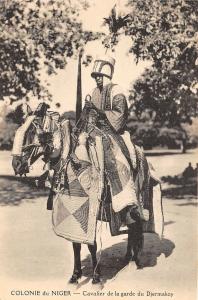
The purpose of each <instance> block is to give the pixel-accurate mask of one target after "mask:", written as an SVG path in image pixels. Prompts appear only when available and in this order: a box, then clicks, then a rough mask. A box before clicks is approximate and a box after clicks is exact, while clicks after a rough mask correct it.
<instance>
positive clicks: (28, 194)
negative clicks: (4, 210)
mask: <svg viewBox="0 0 198 300" xmlns="http://www.w3.org/2000/svg"><path fill="white" fill-rule="evenodd" d="M35 179H36V177H16V176H0V206H3V205H19V204H20V203H21V202H22V201H23V200H24V199H26V200H34V199H35V200H36V199H37V198H38V197H42V196H48V194H49V190H47V189H45V190H42V189H38V187H37V186H36V185H35Z"/></svg>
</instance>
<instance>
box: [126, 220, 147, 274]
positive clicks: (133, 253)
mask: <svg viewBox="0 0 198 300" xmlns="http://www.w3.org/2000/svg"><path fill="white" fill-rule="evenodd" d="M128 230H129V232H128V244H127V253H126V260H127V261H128V262H129V261H130V260H131V261H135V263H136V265H137V267H139V268H140V267H141V264H140V260H139V256H140V253H141V251H142V248H143V241H144V237H143V230H142V222H141V220H137V221H136V222H135V223H133V224H130V225H128Z"/></svg>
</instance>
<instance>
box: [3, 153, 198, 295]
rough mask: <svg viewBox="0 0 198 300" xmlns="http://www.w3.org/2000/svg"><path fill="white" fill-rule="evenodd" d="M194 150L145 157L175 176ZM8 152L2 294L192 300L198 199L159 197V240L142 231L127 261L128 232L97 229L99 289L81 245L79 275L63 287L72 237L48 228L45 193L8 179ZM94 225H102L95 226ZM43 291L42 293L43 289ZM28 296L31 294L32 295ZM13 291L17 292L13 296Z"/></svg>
mask: <svg viewBox="0 0 198 300" xmlns="http://www.w3.org/2000/svg"><path fill="white" fill-rule="evenodd" d="M197 154H198V151H197V150H196V151H195V150H194V151H191V152H189V153H187V154H171V153H168V154H165V155H157V156H149V157H148V160H149V161H150V162H152V164H153V165H154V166H155V168H156V169H157V172H158V174H159V176H160V177H161V176H166V175H172V176H173V175H176V174H178V173H180V172H182V171H183V169H184V168H185V167H186V166H187V165H188V162H192V165H193V166H195V163H196V162H198V156H197ZM10 163H11V157H10V153H9V152H0V219H1V225H0V241H1V243H0V261H1V269H0V299H1V300H8V299H14V300H15V299H21V297H22V298H23V299H25V300H29V299H34V300H35V299H38V298H40V299H43V298H46V299H48V300H49V299H50V300H51V299H61V298H63V297H64V298H65V297H70V296H73V297H74V298H75V299H82V298H83V297H84V298H86V297H89V298H91V299H92V298H93V299H94V298H97V299H98V298H105V299H106V298H107V297H108V299H111V298H128V299H135V300H136V299H176V300H180V299H184V300H188V299H192V300H194V299H196V271H197V268H196V266H197V227H196V221H197V211H196V209H197V208H196V207H197V201H196V199H195V197H192V196H191V197H190V196H187V195H184V197H183V198H182V199H167V198H164V199H163V207H164V215H165V232H164V236H163V238H162V239H161V240H160V239H159V237H158V236H157V235H155V234H148V233H147V234H145V236H144V238H145V241H144V249H143V253H142V256H141V260H142V263H143V266H144V268H143V269H141V270H137V268H136V266H135V264H134V263H130V264H128V265H125V262H124V255H125V251H126V243H127V240H126V239H127V236H126V235H121V236H118V237H111V236H110V233H109V229H108V225H106V224H105V223H103V224H102V229H101V227H99V228H98V257H100V264H101V269H102V276H103V282H102V285H101V286H97V287H96V286H93V285H92V284H91V273H92V268H91V262H90V255H89V252H88V249H87V247H86V245H83V246H82V266H83V277H82V279H81V280H80V282H79V284H78V285H77V286H71V285H68V284H67V281H68V279H69V277H70V275H71V273H72V269H73V266H72V264H73V252H72V245H71V243H70V242H68V241H66V240H64V239H62V238H60V237H58V236H56V235H55V234H54V232H53V230H52V225H51V212H50V211H47V210H46V199H47V197H46V192H44V191H39V190H36V189H34V188H32V187H30V186H29V185H27V184H24V183H23V182H21V181H17V180H16V178H14V176H13V171H12V168H11V164H10ZM99 225H100V224H99ZM43 293H45V294H43ZM32 294H33V295H32ZM17 295H18V296H17Z"/></svg>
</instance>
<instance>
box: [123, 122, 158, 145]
mask: <svg viewBox="0 0 198 300" xmlns="http://www.w3.org/2000/svg"><path fill="white" fill-rule="evenodd" d="M127 128H128V130H129V131H130V133H131V136H132V139H133V141H134V143H135V144H137V145H139V146H143V147H144V149H145V150H149V149H152V147H154V146H157V144H158V134H159V129H158V128H157V127H155V126H153V124H151V123H149V122H145V123H143V122H137V121H136V122H129V123H128V124H127Z"/></svg>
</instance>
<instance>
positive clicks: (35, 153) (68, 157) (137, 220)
mask: <svg viewBox="0 0 198 300" xmlns="http://www.w3.org/2000/svg"><path fill="white" fill-rule="evenodd" d="M92 130H93V129H92ZM74 132H75V131H74ZM76 136H77V135H73V134H71V130H70V124H69V121H68V120H66V121H65V120H61V119H60V116H59V114H58V113H55V112H50V111H49V110H48V107H46V105H45V104H40V106H39V107H38V108H37V109H36V111H35V112H34V113H32V114H30V115H29V116H28V117H27V118H26V120H25V122H24V124H23V125H22V126H21V127H19V129H18V130H17V132H16V135H15V140H14V144H13V151H12V155H13V159H12V166H13V169H14V171H15V174H16V175H20V176H26V174H28V173H29V168H30V166H31V165H32V164H33V163H34V162H35V161H36V160H37V159H38V158H39V157H43V160H44V162H45V163H46V164H48V167H49V169H50V170H53V171H54V174H53V178H52V179H51V182H52V187H51V190H50V195H49V198H48V205H47V208H48V209H52V206H53V204H52V200H53V199H54V197H56V195H57V194H59V192H60V190H61V189H64V186H65V184H66V182H65V178H64V180H61V178H62V177H61V176H62V174H66V173H67V171H66V170H67V169H66V168H67V165H68V163H70V161H72V163H73V164H76V165H78V164H79V162H80V160H79V159H78V157H77V155H76V153H77V152H78V151H77V149H78V146H79V140H82V141H83V142H82V143H81V146H82V144H83V146H85V144H86V143H87V136H88V134H87V133H86V134H82V135H78V136H77V138H76ZM86 145H87V144H86ZM83 149H85V147H84V148H83ZM79 150H80V152H81V153H82V151H81V150H82V148H80V149H79ZM143 160H144V162H146V159H145V158H143ZM140 176H141V175H140ZM43 177H45V178H46V176H43ZM43 177H42V178H43ZM103 190H105V193H104V192H102V193H101V199H100V204H99V207H98V214H97V220H103V217H101V212H104V206H105V205H106V206H108V207H109V204H111V198H112V195H111V190H110V188H109V185H108V180H107V178H106V177H105V178H103ZM142 192H143V193H145V190H144V191H142ZM126 215H127V216H128V218H129V220H130V221H129V222H128V224H127V230H125V231H124V233H127V234H128V241H127V249H126V256H125V259H126V264H127V263H128V262H129V261H135V263H136V265H137V268H141V262H140V259H139V257H140V254H141V251H142V248H143V240H144V237H143V225H144V222H145V219H144V217H142V215H141V213H140V211H138V209H137V207H133V208H132V209H131V210H130V214H129V211H127V210H126V209H123V210H122V214H120V218H121V220H122V219H126ZM151 217H152V216H151V215H150V218H151ZM105 221H108V222H110V221H109V220H107V219H106V220H105ZM95 235H96V234H95ZM72 244H73V253H74V268H73V274H72V275H71V278H70V279H69V283H71V284H76V283H78V280H79V279H80V278H81V276H82V269H81V256H80V252H81V244H82V243H81V242H76V241H75V240H73V241H72ZM87 244H88V249H89V251H90V254H91V258H92V266H93V274H92V283H93V284H98V283H100V282H101V270H100V264H99V262H98V260H97V255H96V253H97V243H96V236H95V239H94V243H92V244H90V243H87Z"/></svg>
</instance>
